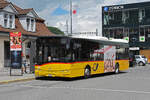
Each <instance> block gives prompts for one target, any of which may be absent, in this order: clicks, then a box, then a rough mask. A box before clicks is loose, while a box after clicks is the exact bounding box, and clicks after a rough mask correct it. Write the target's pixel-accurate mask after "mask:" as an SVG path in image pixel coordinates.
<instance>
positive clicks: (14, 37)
mask: <svg viewBox="0 0 150 100" xmlns="http://www.w3.org/2000/svg"><path fill="white" fill-rule="evenodd" d="M21 53H22V41H21V32H11V33H10V54H11V68H12V69H21V66H22V57H21Z"/></svg>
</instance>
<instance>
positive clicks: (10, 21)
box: [9, 15, 13, 28]
mask: <svg viewBox="0 0 150 100" xmlns="http://www.w3.org/2000/svg"><path fill="white" fill-rule="evenodd" d="M9 18H10V19H9V27H10V28H12V27H13V16H12V15H10V16H9Z"/></svg>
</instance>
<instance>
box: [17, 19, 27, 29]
mask: <svg viewBox="0 0 150 100" xmlns="http://www.w3.org/2000/svg"><path fill="white" fill-rule="evenodd" d="M19 21H20V23H21V25H22V27H23V28H24V29H25V30H27V23H26V17H20V18H19Z"/></svg>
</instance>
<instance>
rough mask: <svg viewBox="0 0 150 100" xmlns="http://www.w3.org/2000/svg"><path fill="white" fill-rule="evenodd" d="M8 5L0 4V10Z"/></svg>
mask: <svg viewBox="0 0 150 100" xmlns="http://www.w3.org/2000/svg"><path fill="white" fill-rule="evenodd" d="M8 5H9V3H0V9H3V8H5V7H6V6H8Z"/></svg>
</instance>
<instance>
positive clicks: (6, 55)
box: [4, 41, 10, 67]
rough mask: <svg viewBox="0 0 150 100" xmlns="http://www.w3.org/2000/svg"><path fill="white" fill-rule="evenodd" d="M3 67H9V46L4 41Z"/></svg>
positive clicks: (7, 42)
mask: <svg viewBox="0 0 150 100" xmlns="http://www.w3.org/2000/svg"><path fill="white" fill-rule="evenodd" d="M4 67H10V44H9V41H4Z"/></svg>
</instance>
